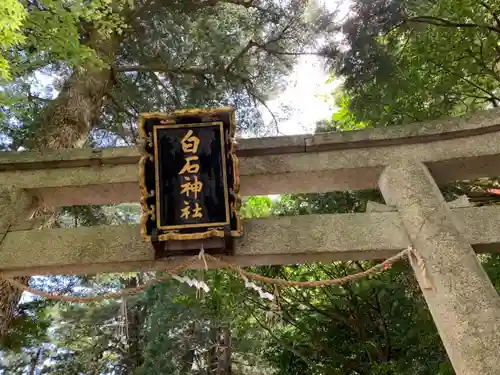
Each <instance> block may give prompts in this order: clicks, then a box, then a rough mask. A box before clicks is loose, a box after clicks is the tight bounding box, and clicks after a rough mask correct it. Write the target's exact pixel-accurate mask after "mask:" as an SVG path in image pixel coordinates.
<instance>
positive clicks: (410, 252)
mask: <svg viewBox="0 0 500 375" xmlns="http://www.w3.org/2000/svg"><path fill="white" fill-rule="evenodd" d="M404 257H408V258H409V259H410V262H411V263H412V265H413V266H414V267H415V268H417V269H419V270H420V273H421V276H422V280H423V289H431V288H432V287H431V284H430V281H429V278H428V275H427V270H426V268H425V262H424V259H423V258H422V256H421V255H420V253H418V252H417V251H416V250H415V249H414V248H413V247H409V248H407V249H405V250H403V251H401V252H399V253H398V254H396V255H394V256H392V257H390V258H388V259H387V260H385V261H383V262H382V263H379V264H377V265H375V266H373V267H371V268H369V269H367V270H365V271H362V272H359V273H355V274H352V275H348V276H344V277H341V278H338V279H330V280H317V281H288V280H284V279H275V278H271V277H266V276H262V275H259V274H256V273H252V272H248V271H245V270H243V269H242V268H241V267H240V266H238V265H235V264H232V263H229V262H226V261H224V260H222V259H219V258H216V257H214V256H212V255H209V254H206V253H205V251H204V250H203V248H202V249H201V250H200V253H199V254H198V255H195V256H193V257H191V258H189V259H187V260H186V261H185V262H184V263H182V264H180V265H178V266H177V267H174V268H172V269H168V270H166V272H167V273H168V275H166V276H161V277H157V278H155V279H152V280H149V281H148V282H147V283H145V284H143V285H140V286H137V287H134V288H127V289H122V290H120V291H117V292H111V293H106V294H102V295H97V296H88V297H77V296H66V295H60V294H57V293H50V292H45V291H43V290H39V289H34V288H31V287H29V286H27V285H24V284H22V283H20V282H19V281H16V280H14V279H11V278H6V279H5V280H7V281H8V282H10V283H11V284H12V285H13V286H15V287H17V288H19V289H21V290H23V291H25V292H28V293H31V294H34V295H37V296H40V297H44V298H47V299H50V300H56V301H66V302H78V303H90V302H97V301H103V300H107V299H118V298H121V297H123V296H129V295H133V294H137V293H140V292H142V291H143V290H144V289H145V288H146V287H147V286H149V285H153V284H156V283H158V282H160V281H164V280H168V279H170V278H171V277H172V275H178V274H179V273H181V272H182V271H184V270H185V269H186V268H187V267H189V266H190V265H191V264H193V263H195V262H196V261H200V260H201V261H203V263H204V266H205V269H208V264H207V261H206V259H209V260H212V261H213V262H214V263H216V264H218V265H219V266H220V268H227V269H230V270H232V271H235V272H237V273H238V274H239V275H241V276H242V277H244V278H247V279H252V280H255V281H259V282H262V283H265V284H271V285H280V286H298V287H306V288H314V287H324V286H328V285H341V284H345V283H348V282H351V281H354V280H358V279H361V278H363V277H367V276H371V275H374V274H377V273H380V272H383V271H386V270H387V269H389V268H390V267H391V266H392V265H393V264H394V263H395V262H397V261H398V260H400V259H403V258H404Z"/></svg>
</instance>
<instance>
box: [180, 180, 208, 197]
mask: <svg viewBox="0 0 500 375" xmlns="http://www.w3.org/2000/svg"><path fill="white" fill-rule="evenodd" d="M185 179H186V183H184V184H182V185H181V189H182V190H181V194H186V196H188V197H189V193H191V192H192V193H193V194H194V199H198V193H200V192H201V191H202V190H203V184H202V183H201V182H200V181H198V176H194V180H193V182H191V179H190V178H189V177H187V176H186V177H185Z"/></svg>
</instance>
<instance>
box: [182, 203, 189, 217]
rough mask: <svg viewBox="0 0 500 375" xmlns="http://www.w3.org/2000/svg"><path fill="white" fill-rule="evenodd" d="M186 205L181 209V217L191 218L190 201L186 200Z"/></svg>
mask: <svg viewBox="0 0 500 375" xmlns="http://www.w3.org/2000/svg"><path fill="white" fill-rule="evenodd" d="M184 205H185V207H184V208H182V209H181V219H189V202H186V201H184Z"/></svg>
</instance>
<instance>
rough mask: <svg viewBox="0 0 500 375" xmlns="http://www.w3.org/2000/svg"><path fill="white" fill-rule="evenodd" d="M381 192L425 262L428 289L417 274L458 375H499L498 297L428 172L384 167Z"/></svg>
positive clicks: (403, 165)
mask: <svg viewBox="0 0 500 375" xmlns="http://www.w3.org/2000/svg"><path fill="white" fill-rule="evenodd" d="M379 187H380V190H381V192H382V194H383V196H384V198H385V200H386V202H387V204H389V205H392V206H395V207H396V208H397V209H398V211H399V214H400V216H401V219H402V221H403V224H404V226H405V228H406V230H407V232H408V236H409V237H410V240H411V243H412V244H413V246H414V247H415V249H416V250H417V251H418V252H419V253H420V254H421V255H422V257H423V258H424V260H425V265H426V269H427V275H428V278H429V281H430V284H431V288H430V289H425V288H424V285H425V281H424V280H423V277H422V272H421V270H420V269H416V268H418V266H416V265H414V266H415V267H414V268H415V269H414V270H415V273H416V275H417V279H418V282H419V284H420V286H421V288H422V291H423V294H424V297H425V299H426V301H427V304H428V306H429V309H430V311H431V314H432V316H433V318H434V321H435V323H436V326H437V329H438V332H439V334H440V335H441V339H442V341H443V344H444V346H445V348H446V351H447V353H448V356H449V358H450V360H451V362H452V364H453V368H454V369H455V371H456V373H457V375H497V374H498V373H499V371H500V297H499V296H498V294H497V292H496V291H495V288H494V287H493V285H492V283H491V281H490V280H489V278H488V275H487V274H486V272H485V271H484V269H483V268H482V266H481V264H480V263H479V261H478V259H477V257H476V254H475V253H474V250H473V249H472V247H471V246H470V245H469V244H468V243H467V242H466V241H465V240H464V239H463V238H462V236H461V235H460V231H459V226H460V223H459V222H457V220H456V219H455V218H454V217H453V214H452V212H451V210H450V209H449V207H448V205H447V204H446V203H445V200H444V198H443V195H442V194H441V192H440V190H439V188H438V186H437V185H436V183H435V182H434V179H433V178H432V176H431V174H430V173H429V170H428V169H427V167H426V166H425V165H424V164H422V163H420V162H417V161H413V160H404V159H403V160H400V161H397V162H395V163H393V164H391V165H389V166H388V167H386V169H385V170H384V172H383V173H382V175H381V177H380V180H379Z"/></svg>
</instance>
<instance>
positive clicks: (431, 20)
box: [406, 16, 500, 34]
mask: <svg viewBox="0 0 500 375" xmlns="http://www.w3.org/2000/svg"><path fill="white" fill-rule="evenodd" d="M406 22H416V23H426V24H429V25H434V26H442V27H456V28H469V29H470V28H478V29H486V30H490V31H493V32H496V33H499V34H500V28H498V27H495V26H490V25H478V24H475V23H467V22H463V23H461V22H454V21H449V20H446V19H444V18H439V17H433V16H418V17H412V18H408V19H407V20H406Z"/></svg>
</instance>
